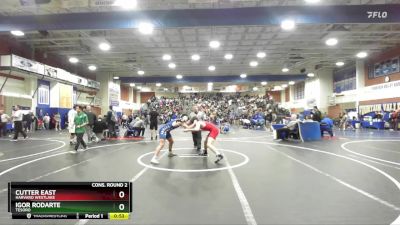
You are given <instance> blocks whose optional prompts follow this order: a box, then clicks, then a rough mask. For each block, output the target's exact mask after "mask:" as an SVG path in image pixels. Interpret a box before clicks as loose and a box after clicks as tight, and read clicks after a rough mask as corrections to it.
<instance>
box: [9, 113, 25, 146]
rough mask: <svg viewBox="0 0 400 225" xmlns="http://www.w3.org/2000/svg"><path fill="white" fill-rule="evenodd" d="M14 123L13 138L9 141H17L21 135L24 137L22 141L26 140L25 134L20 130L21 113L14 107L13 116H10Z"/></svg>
mask: <svg viewBox="0 0 400 225" xmlns="http://www.w3.org/2000/svg"><path fill="white" fill-rule="evenodd" d="M11 117H12V118H13V121H14V138H13V139H12V140H11V141H18V135H19V133H21V134H22V135H23V136H24V139H26V138H27V135H26V133H25V132H24V130H23V129H22V117H23V114H22V111H21V110H20V109H19V106H18V105H16V106H15V107H14V109H13V114H12V116H11Z"/></svg>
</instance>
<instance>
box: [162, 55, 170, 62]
mask: <svg viewBox="0 0 400 225" xmlns="http://www.w3.org/2000/svg"><path fill="white" fill-rule="evenodd" d="M171 58H172V57H171V55H168V54H165V55H163V57H162V59H163V60H164V61H169V60H171Z"/></svg>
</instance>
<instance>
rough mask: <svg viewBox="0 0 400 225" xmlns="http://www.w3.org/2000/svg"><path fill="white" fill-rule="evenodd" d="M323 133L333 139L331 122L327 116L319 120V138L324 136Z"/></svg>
mask: <svg viewBox="0 0 400 225" xmlns="http://www.w3.org/2000/svg"><path fill="white" fill-rule="evenodd" d="M324 131H327V132H328V133H329V135H330V136H331V137H333V120H332V119H331V118H329V117H328V116H327V115H325V117H324V119H322V120H321V137H323V136H324Z"/></svg>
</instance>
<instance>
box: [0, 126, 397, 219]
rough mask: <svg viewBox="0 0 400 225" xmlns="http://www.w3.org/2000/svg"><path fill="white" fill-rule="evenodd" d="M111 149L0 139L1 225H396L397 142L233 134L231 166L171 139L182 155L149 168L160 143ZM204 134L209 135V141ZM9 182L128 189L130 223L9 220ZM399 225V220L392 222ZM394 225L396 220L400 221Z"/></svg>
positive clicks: (47, 139) (367, 134)
mask: <svg viewBox="0 0 400 225" xmlns="http://www.w3.org/2000/svg"><path fill="white" fill-rule="evenodd" d="M148 135H149V132H147V134H146V138H145V139H144V140H143V141H136V142H134V141H109V142H103V143H98V144H92V145H90V148H89V149H88V150H86V151H85V152H81V153H78V154H73V153H72V150H73V148H72V147H71V146H70V145H69V143H68V137H67V133H59V132H55V131H52V132H50V131H48V132H47V131H43V132H37V133H32V134H30V137H31V138H30V139H28V140H21V141H18V142H10V141H8V140H9V139H0V201H1V204H0V224H394V223H397V224H399V223H400V221H399V219H398V217H399V215H400V183H399V182H398V180H400V148H399V144H400V139H399V137H400V135H399V133H397V132H390V131H378V130H357V131H336V137H334V138H333V139H326V140H322V141H318V142H307V143H301V142H294V141H283V142H282V141H281V142H279V141H275V140H273V138H272V133H271V132H267V131H253V130H244V129H234V130H232V132H231V133H229V134H226V135H224V134H221V135H220V136H219V137H218V141H217V144H216V145H217V147H218V148H220V149H221V150H222V151H223V153H224V155H225V159H224V160H223V161H221V163H220V164H218V165H216V164H215V163H214V159H215V156H214V155H213V154H212V153H211V152H210V154H209V157H198V156H196V155H195V150H194V149H193V142H192V141H191V135H190V134H187V133H184V132H182V129H178V130H175V131H173V132H172V136H173V137H174V139H175V145H174V150H175V151H176V153H178V154H179V156H178V157H174V158H168V157H166V156H165V157H163V158H162V159H161V164H160V165H159V166H155V167H153V166H150V165H149V164H148V163H149V161H150V158H151V156H152V152H153V150H154V149H155V147H156V146H157V144H158V142H157V141H149V140H150V138H149V136H148ZM204 136H205V133H203V137H204ZM9 181H49V182H52V181H132V182H133V213H132V216H131V218H130V220H128V221H121V222H115V221H113V222H110V221H99V220H91V221H88V220H79V221H78V220H76V221H74V220H66V221H58V220H57V221H55V220H43V221H42V220H41V221H26V220H14V221H13V220H11V219H10V214H9V213H8V212H7V189H6V188H7V182H9ZM396 220H397V221H396ZM395 221H396V222H395Z"/></svg>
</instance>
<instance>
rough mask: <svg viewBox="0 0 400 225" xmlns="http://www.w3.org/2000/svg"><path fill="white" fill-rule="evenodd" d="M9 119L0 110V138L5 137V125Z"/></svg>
mask: <svg viewBox="0 0 400 225" xmlns="http://www.w3.org/2000/svg"><path fill="white" fill-rule="evenodd" d="M10 120H11V118H10V116H8V115H7V114H5V113H4V110H0V137H1V136H4V137H5V136H7V123H8V122H10Z"/></svg>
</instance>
